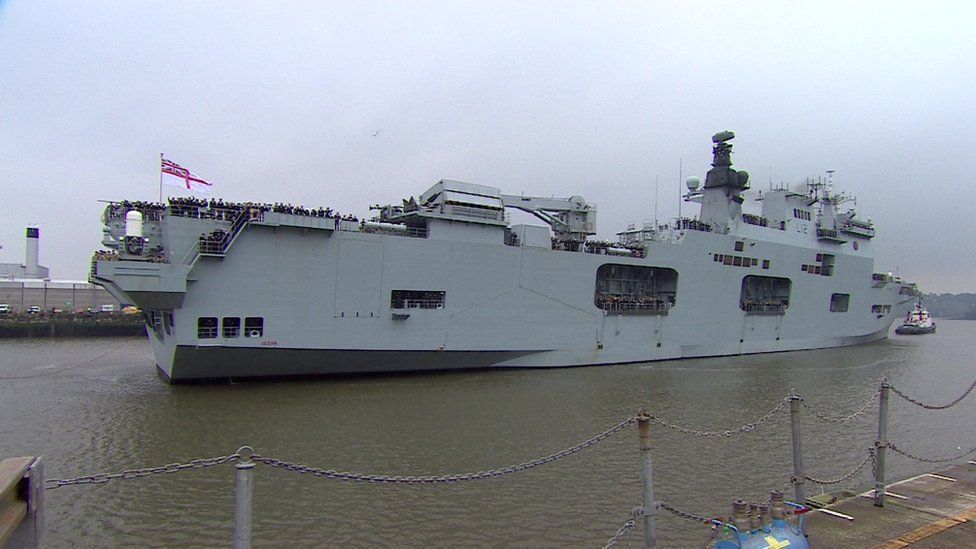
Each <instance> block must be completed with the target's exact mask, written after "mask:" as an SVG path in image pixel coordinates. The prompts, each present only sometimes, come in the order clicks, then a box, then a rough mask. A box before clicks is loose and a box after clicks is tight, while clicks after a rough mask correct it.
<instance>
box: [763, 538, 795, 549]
mask: <svg viewBox="0 0 976 549" xmlns="http://www.w3.org/2000/svg"><path fill="white" fill-rule="evenodd" d="M763 539H764V540H765V541H766V543H768V544H769V545H767V546H766V549H783V548H784V547H789V546H790V540H788V539H784V540H783V541H778V540H777V539H776V538H775V537H773V536H766V537H765V538H763Z"/></svg>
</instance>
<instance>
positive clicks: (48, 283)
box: [0, 227, 121, 312]
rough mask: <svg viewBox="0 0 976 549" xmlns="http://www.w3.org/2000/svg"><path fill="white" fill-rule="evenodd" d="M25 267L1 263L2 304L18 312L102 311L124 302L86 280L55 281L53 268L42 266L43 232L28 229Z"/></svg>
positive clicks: (116, 307) (118, 307) (36, 229)
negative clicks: (30, 309) (33, 310)
mask: <svg viewBox="0 0 976 549" xmlns="http://www.w3.org/2000/svg"><path fill="white" fill-rule="evenodd" d="M26 245H27V251H26V254H25V261H24V264H23V265H21V264H19V263H0V304H2V305H7V306H9V309H10V310H11V311H14V312H21V311H26V310H28V309H29V308H30V307H32V306H37V307H38V308H39V309H40V310H41V311H46V312H50V311H52V310H53V309H61V310H63V311H65V312H73V311H75V310H78V309H82V310H88V309H91V310H93V311H100V310H101V309H102V306H103V305H112V306H113V308H114V309H115V310H119V309H120V308H121V303H119V301H118V300H117V299H115V298H114V297H112V296H111V294H109V293H108V292H107V291H105V289H104V288H102V287H101V286H97V285H95V284H91V283H90V282H87V281H83V280H52V279H51V277H50V269H48V268H47V267H44V266H42V265H40V262H39V259H40V229H38V228H37V227H28V228H27V242H26Z"/></svg>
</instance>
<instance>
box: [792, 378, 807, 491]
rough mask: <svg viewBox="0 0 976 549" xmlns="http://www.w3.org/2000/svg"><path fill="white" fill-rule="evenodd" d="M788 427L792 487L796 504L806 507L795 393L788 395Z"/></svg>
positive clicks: (798, 413)
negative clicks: (791, 452) (791, 450)
mask: <svg viewBox="0 0 976 549" xmlns="http://www.w3.org/2000/svg"><path fill="white" fill-rule="evenodd" d="M790 427H791V429H792V431H793V479H794V480H793V487H794V489H795V490H796V502H797V503H799V504H800V505H806V501H807V487H806V472H805V471H804V470H803V440H802V439H801V437H800V397H799V396H797V395H796V394H795V393H793V394H791V395H790Z"/></svg>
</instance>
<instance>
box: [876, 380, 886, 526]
mask: <svg viewBox="0 0 976 549" xmlns="http://www.w3.org/2000/svg"><path fill="white" fill-rule="evenodd" d="M887 446H888V378H885V379H883V380H881V398H880V399H879V400H878V442H877V443H875V451H876V452H877V454H876V455H875V462H874V505H875V506H876V507H884V500H885V451H886V449H887Z"/></svg>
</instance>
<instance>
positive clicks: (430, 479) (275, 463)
mask: <svg viewBox="0 0 976 549" xmlns="http://www.w3.org/2000/svg"><path fill="white" fill-rule="evenodd" d="M635 421H637V417H636V416H632V417H629V418H627V419H625V420H624V421H621V422H620V423H618V424H617V425H614V426H613V427H611V428H610V429H607V430H606V431H604V432H602V433H600V434H599V435H596V436H594V437H592V438H589V439H587V440H585V441H583V442H581V443H579V444H577V445H576V446H573V447H571V448H567V449H565V450H563V451H561V452H556V453H554V454H550V455H548V456H545V457H542V458H539V459H534V460H531V461H526V462H524V463H520V464H518V465H510V466H508V467H501V468H499V469H491V470H488V471H478V472H474V473H459V474H453V475H438V476H392V475H374V474H364V473H348V472H341V471H334V470H332V469H322V468H320V467H312V466H309V465H301V464H297V463H291V462H288V461H282V460H279V459H275V458H270V457H265V456H261V455H258V454H255V455H254V456H252V457H251V460H252V461H255V462H257V463H263V464H265V465H267V466H269V467H275V468H279V469H285V470H287V471H292V472H295V473H300V474H310V475H313V476H316V477H326V478H331V479H335V480H347V481H353V482H370V483H379V484H440V483H448V482H465V481H470V480H484V479H489V478H497V477H501V476H504V475H508V474H511V473H518V472H520V471H525V470H527V469H532V468H533V467H538V466H540V465H544V464H546V463H551V462H553V461H557V460H560V459H562V458H565V457H569V456H571V455H573V454H576V453H578V452H580V451H582V450H583V449H585V448H588V447H590V446H592V445H594V444H596V443H598V442H600V441H602V440H604V439H606V438H608V437H610V436H612V435H614V434H616V433H617V432H619V431H621V430H622V429H624V428H625V427H627V426H628V425H631V424H632V423H634V422H635Z"/></svg>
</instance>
